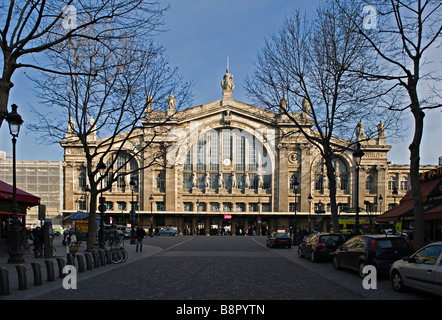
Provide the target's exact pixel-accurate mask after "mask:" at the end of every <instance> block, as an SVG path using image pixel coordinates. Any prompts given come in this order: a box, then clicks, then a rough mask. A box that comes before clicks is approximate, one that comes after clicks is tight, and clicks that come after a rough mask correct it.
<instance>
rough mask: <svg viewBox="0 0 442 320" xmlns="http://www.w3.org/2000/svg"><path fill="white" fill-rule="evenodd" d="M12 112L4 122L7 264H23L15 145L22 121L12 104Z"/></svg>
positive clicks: (15, 106)
mask: <svg viewBox="0 0 442 320" xmlns="http://www.w3.org/2000/svg"><path fill="white" fill-rule="evenodd" d="M11 107H12V111H11V112H10V113H8V114H7V115H6V121H7V122H8V124H9V133H10V134H11V136H12V218H11V227H10V229H9V234H8V239H9V259H8V263H23V262H25V259H24V258H23V250H22V245H21V240H22V239H21V231H22V228H21V225H20V220H19V219H18V207H17V175H16V151H15V144H16V142H17V137H18V134H19V132H20V126H21V125H22V123H23V119H22V118H21V116H20V115H19V114H18V112H17V108H18V107H17V105H15V104H13V105H12V106H11Z"/></svg>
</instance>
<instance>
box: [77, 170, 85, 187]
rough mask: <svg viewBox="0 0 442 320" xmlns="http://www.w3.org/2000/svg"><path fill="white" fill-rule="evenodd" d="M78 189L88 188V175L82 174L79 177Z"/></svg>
mask: <svg viewBox="0 0 442 320" xmlns="http://www.w3.org/2000/svg"><path fill="white" fill-rule="evenodd" d="M78 187H80V188H81V189H84V188H86V174H85V173H84V172H80V174H79V175H78Z"/></svg>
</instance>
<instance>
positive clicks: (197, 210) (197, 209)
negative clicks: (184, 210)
mask: <svg viewBox="0 0 442 320" xmlns="http://www.w3.org/2000/svg"><path fill="white" fill-rule="evenodd" d="M199 204H200V201H199V200H196V219H195V220H196V227H195V236H196V235H197V234H198V227H199V208H198V206H199Z"/></svg>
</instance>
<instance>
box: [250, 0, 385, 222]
mask: <svg viewBox="0 0 442 320" xmlns="http://www.w3.org/2000/svg"><path fill="white" fill-rule="evenodd" d="M352 14H356V13H352ZM372 65H373V64H372V62H371V60H370V57H368V56H367V54H366V40H365V39H364V38H363V37H362V36H361V35H359V34H358V33H356V32H355V28H354V26H352V24H351V23H349V21H348V19H347V17H346V16H345V15H344V14H342V13H340V11H339V10H338V8H337V7H336V6H334V5H333V4H330V5H328V6H325V7H323V8H320V9H318V10H317V14H316V19H314V20H308V19H307V18H306V17H305V16H302V15H301V14H300V12H296V13H295V14H294V15H293V17H291V18H287V19H286V20H285V22H284V25H283V27H282V28H281V30H280V31H279V33H277V34H276V35H274V36H273V37H272V38H271V41H267V42H266V44H265V46H264V48H263V49H262V50H261V51H260V53H259V54H258V58H257V62H256V71H255V72H254V73H253V77H251V78H249V79H248V80H247V81H246V87H247V88H246V89H247V90H248V93H249V95H250V96H251V97H252V98H253V99H255V100H256V102H257V103H259V104H262V105H264V106H265V107H266V108H269V109H274V110H275V111H276V112H278V110H277V109H279V110H280V112H283V113H284V114H286V115H287V116H288V118H289V119H290V120H291V121H292V122H293V123H295V124H296V126H297V128H298V134H299V133H300V134H302V135H303V136H304V137H305V138H306V139H307V140H308V141H309V142H310V143H311V144H312V145H313V146H315V147H316V148H317V149H318V150H319V152H320V154H321V156H322V158H323V160H324V164H325V167H326V170H327V178H328V181H329V192H330V193H329V196H330V205H331V214H332V226H333V229H334V230H339V219H338V208H337V203H336V189H337V183H336V176H335V168H334V165H333V162H334V159H335V158H337V157H338V156H339V155H340V154H341V153H342V152H343V151H345V150H348V149H349V148H354V147H355V142H356V141H355V130H354V128H355V127H356V124H357V123H358V122H359V121H360V120H361V119H363V120H364V122H365V123H366V124H368V127H371V128H376V125H377V123H378V122H379V119H384V120H386V125H387V127H388V126H390V123H393V121H392V120H393V119H392V118H388V117H386V116H385V112H386V111H388V109H386V108H381V107H380V106H378V105H377V104H378V103H379V104H381V100H382V95H378V93H377V92H378V91H377V89H378V88H377V87H379V86H381V85H382V84H380V83H377V84H369V83H368V82H367V81H365V79H360V78H358V77H357V76H355V75H354V74H353V73H352V72H351V70H352V69H353V68H356V67H361V66H364V68H365V69H367V70H370V68H371V67H372ZM280 101H283V102H282V103H280ZM295 112H298V113H300V112H301V113H303V114H304V115H305V114H306V115H308V117H309V119H311V120H312V124H313V125H312V127H311V128H305V126H303V125H302V123H301V121H302V119H303V118H299V117H297V116H296V115H295V114H294V113H295ZM376 133H377V132H371V133H370V132H369V131H368V130H367V131H366V133H365V137H370V136H371V137H373V135H374V134H376ZM290 134H296V133H294V132H290ZM337 136H338V137H340V138H343V139H347V141H345V140H343V139H342V140H340V143H336V138H335V137H337ZM359 138H360V137H359Z"/></svg>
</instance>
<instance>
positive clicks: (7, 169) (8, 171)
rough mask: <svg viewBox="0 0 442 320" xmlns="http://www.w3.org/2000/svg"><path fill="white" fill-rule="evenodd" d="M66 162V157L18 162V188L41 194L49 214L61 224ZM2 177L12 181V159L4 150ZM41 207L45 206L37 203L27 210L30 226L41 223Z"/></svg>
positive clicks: (0, 156) (2, 179)
mask: <svg viewBox="0 0 442 320" xmlns="http://www.w3.org/2000/svg"><path fill="white" fill-rule="evenodd" d="M62 164H63V163H62V161H32V160H29V161H28V160H17V162H16V165H17V168H16V173H17V188H20V189H22V190H24V191H26V192H29V193H31V194H34V195H36V196H38V197H39V198H40V199H41V200H40V203H41V204H42V205H43V206H44V207H45V217H46V218H47V219H55V220H54V221H53V223H54V224H61V210H62V208H63V184H64V183H63V167H62ZM0 180H1V181H4V182H6V183H9V184H11V185H12V160H11V159H9V157H8V156H7V155H6V154H5V153H4V152H1V154H0ZM39 210H42V208H40V209H39V206H35V207H32V208H30V209H29V210H28V211H27V215H26V224H27V226H29V227H33V226H36V225H40V221H39V220H38V214H39ZM0 211H1V210H0ZM41 212H42V211H41Z"/></svg>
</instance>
